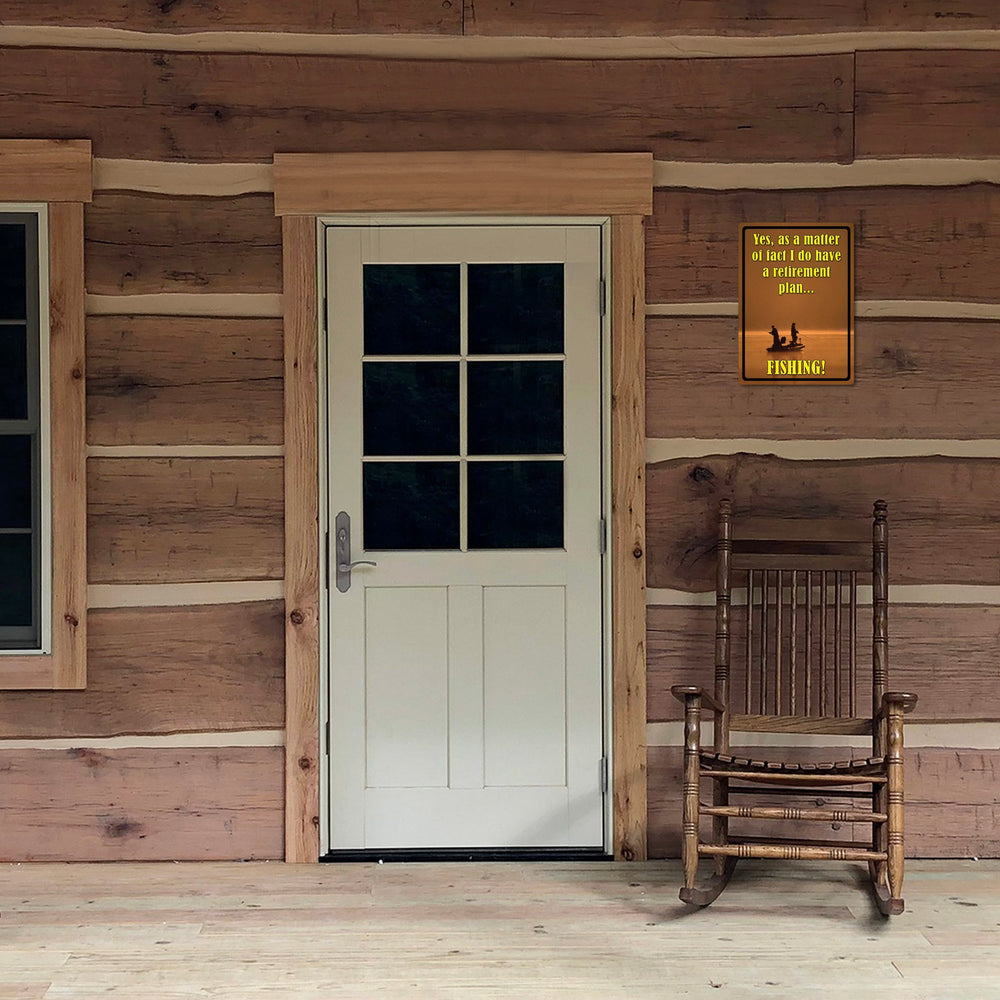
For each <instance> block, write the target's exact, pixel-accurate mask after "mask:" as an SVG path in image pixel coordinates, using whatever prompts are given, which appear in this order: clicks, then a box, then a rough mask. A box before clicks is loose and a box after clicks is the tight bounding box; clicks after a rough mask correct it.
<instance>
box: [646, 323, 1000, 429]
mask: <svg viewBox="0 0 1000 1000" xmlns="http://www.w3.org/2000/svg"><path fill="white" fill-rule="evenodd" d="M736 330H737V321H736V318H735V317H732V318H727V319H721V318H719V319H716V318H711V319H699V318H691V317H679V318H676V319H673V318H666V317H650V318H649V319H647V320H646V433H647V434H648V435H649V436H650V437H664V438H684V437H706V436H710V437H718V438H742V437H759V438H783V439H795V438H798V439H806V440H831V439H836V438H938V439H943V438H956V439H958V438H963V439H968V438H997V437H1000V412H998V411H997V408H996V406H994V405H993V401H994V400H995V399H997V397H998V396H1000V322H989V321H975V320H902V319H879V320H874V319H860V320H858V321H857V334H856V336H855V338H854V344H855V349H856V351H857V360H856V362H855V376H854V385H850V386H835V385H829V386H823V388H822V396H821V399H817V400H816V403H817V404H818V403H820V402H822V405H806V404H805V400H804V399H803V392H802V391H800V389H803V388H804V387H795V388H790V387H789V386H788V385H783V384H781V383H775V384H773V385H772V384H766V385H765V384H755V385H748V384H745V383H740V382H739V381H737V378H736V375H737V365H738V358H737V351H736ZM803 338H804V339H806V340H807V339H808V335H807V334H803ZM708 399H710V400H711V401H712V402H711V410H712V415H711V420H708V419H706V413H705V401H706V400H708Z"/></svg>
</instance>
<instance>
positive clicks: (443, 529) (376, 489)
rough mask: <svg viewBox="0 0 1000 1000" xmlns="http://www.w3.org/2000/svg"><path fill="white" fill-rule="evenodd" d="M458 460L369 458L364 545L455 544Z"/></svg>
mask: <svg viewBox="0 0 1000 1000" xmlns="http://www.w3.org/2000/svg"><path fill="white" fill-rule="evenodd" d="M458 466H459V463H458V462H365V464H364V547H365V549H366V550H368V551H372V550H375V549H457V548H458V546H459V489H458V482H459V475H458Z"/></svg>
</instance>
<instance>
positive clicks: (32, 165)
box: [0, 139, 92, 690]
mask: <svg viewBox="0 0 1000 1000" xmlns="http://www.w3.org/2000/svg"><path fill="white" fill-rule="evenodd" d="M91 163H92V160H91V147H90V141H89V140H84V139H74V140H46V139H20V140H0V203H2V205H3V206H4V209H5V211H9V210H11V207H12V206H18V207H19V208H23V209H29V208H30V210H32V211H35V212H37V214H38V219H39V223H38V245H39V303H38V313H39V361H40V367H39V389H40V406H39V433H40V436H41V434H42V432H43V428H44V429H46V430H47V435H48V461H47V462H44V463H43V465H42V467H41V468H40V470H39V490H40V494H41V496H40V511H41V517H42V518H44V521H45V522H46V523H45V525H44V526H42V527H43V537H44V535H45V534H47V535H48V546H47V548H48V552H47V553H46V552H45V547H44V546H43V550H42V557H41V560H40V572H41V574H42V575H43V579H46V580H48V581H49V586H48V587H46V586H42V587H41V591H42V594H43V598H42V600H41V602H40V613H41V614H43V615H44V621H42V623H41V626H42V627H41V638H42V642H41V648H39V649H31V650H24V649H10V650H8V649H0V690H30V689H41V690H55V689H80V688H83V687H85V686H86V650H87V547H86V545H87V539H86V531H87V523H86V507H87V495H86V429H85V415H86V400H85V378H84V371H85V368H84V357H85V345H84V275H83V205H84V203H85V202H89V201H90V200H91V197H92V168H91ZM46 271H47V282H46V281H45V280H44V272H46ZM46 285H47V287H46ZM46 354H47V358H48V371H47V376H46V372H45V367H44V359H45V357H46ZM44 444H45V442H44V440H41V439H40V448H41V449H42V454H44ZM46 505H47V507H48V509H47V512H46ZM46 593H48V595H49V599H48V607H46V601H45V598H44V595H45V594H46Z"/></svg>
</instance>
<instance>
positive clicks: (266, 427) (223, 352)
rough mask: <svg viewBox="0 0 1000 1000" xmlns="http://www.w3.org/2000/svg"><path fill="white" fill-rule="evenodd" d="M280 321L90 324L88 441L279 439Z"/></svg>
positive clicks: (103, 320) (148, 319)
mask: <svg viewBox="0 0 1000 1000" xmlns="http://www.w3.org/2000/svg"><path fill="white" fill-rule="evenodd" d="M281 337H282V331H281V321H280V320H277V319H220V318H209V317H168V316H91V317H89V318H88V320H87V441H88V443H89V444H96V445H147V444H148V445H177V444H280V443H281V440H282V436H283V429H282V421H283V409H282V347H281Z"/></svg>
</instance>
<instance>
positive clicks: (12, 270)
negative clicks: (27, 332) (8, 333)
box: [0, 223, 28, 319]
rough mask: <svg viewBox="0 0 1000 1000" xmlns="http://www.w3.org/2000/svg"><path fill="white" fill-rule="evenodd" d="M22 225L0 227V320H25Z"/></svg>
mask: <svg viewBox="0 0 1000 1000" xmlns="http://www.w3.org/2000/svg"><path fill="white" fill-rule="evenodd" d="M25 255H26V251H25V234H24V226H23V225H15V226H12V225H10V224H9V223H8V224H6V225H0V319H26V318H27V315H28V312H27V303H26V300H25Z"/></svg>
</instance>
